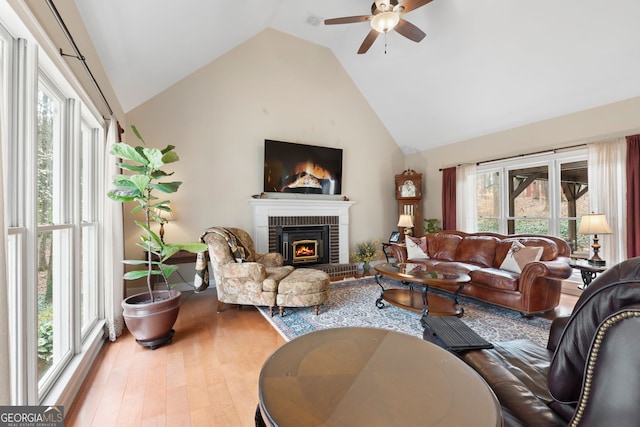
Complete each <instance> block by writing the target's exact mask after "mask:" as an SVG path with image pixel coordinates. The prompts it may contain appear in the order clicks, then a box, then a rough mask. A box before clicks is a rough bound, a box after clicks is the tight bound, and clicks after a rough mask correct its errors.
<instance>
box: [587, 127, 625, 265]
mask: <svg viewBox="0 0 640 427" xmlns="http://www.w3.org/2000/svg"><path fill="white" fill-rule="evenodd" d="M626 156H627V144H626V140H625V138H614V139H609V140H606V141H599V142H594V143H592V144H589V145H588V169H589V208H590V209H591V211H592V212H595V213H602V214H604V215H605V216H606V218H607V222H608V223H609V227H611V231H612V232H613V234H609V235H602V236H600V235H599V236H598V238H599V239H600V245H601V246H602V248H601V249H600V257H601V258H602V259H604V260H606V261H607V265H614V264H617V263H619V262H620V261H622V260H625V259H626V258H627V256H626V254H627V224H626V220H625V218H626V212H627V182H626Z"/></svg>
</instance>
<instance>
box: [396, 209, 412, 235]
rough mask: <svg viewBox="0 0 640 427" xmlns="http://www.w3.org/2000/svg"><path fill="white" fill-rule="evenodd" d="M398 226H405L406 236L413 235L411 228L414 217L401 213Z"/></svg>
mask: <svg viewBox="0 0 640 427" xmlns="http://www.w3.org/2000/svg"><path fill="white" fill-rule="evenodd" d="M398 227H404V234H405V235H406V236H411V235H412V234H413V233H412V231H411V229H412V228H413V218H411V215H406V214H402V215H400V219H399V220H398Z"/></svg>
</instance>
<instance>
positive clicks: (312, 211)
mask: <svg viewBox="0 0 640 427" xmlns="http://www.w3.org/2000/svg"><path fill="white" fill-rule="evenodd" d="M354 203H355V202H350V201H343V200H331V199H327V200H324V199H308V198H300V199H250V200H249V204H250V205H252V206H253V241H254V243H255V245H256V251H258V252H269V250H270V249H271V250H272V251H273V250H274V248H275V243H274V242H271V244H270V237H271V240H272V239H273V237H274V235H275V232H274V228H275V226H276V225H307V224H314V225H324V224H328V225H329V226H330V228H331V231H330V234H331V235H332V239H334V238H335V237H336V236H337V237H338V242H337V245H336V242H331V244H330V245H331V247H332V251H333V250H335V249H336V248H337V250H338V256H337V262H339V263H341V264H347V263H349V208H350V207H351V205H353V204H354ZM283 223H284V224H283ZM336 231H337V233H336ZM331 259H332V262H335V260H336V257H335V256H333V255H332V256H331Z"/></svg>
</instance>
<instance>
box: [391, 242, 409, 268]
mask: <svg viewBox="0 0 640 427" xmlns="http://www.w3.org/2000/svg"><path fill="white" fill-rule="evenodd" d="M391 254H392V255H393V257H394V258H395V259H396V260H397V261H398V262H399V263H400V262H407V246H406V245H400V244H397V243H392V244H391Z"/></svg>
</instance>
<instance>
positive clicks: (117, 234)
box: [102, 116, 124, 341]
mask: <svg viewBox="0 0 640 427" xmlns="http://www.w3.org/2000/svg"><path fill="white" fill-rule="evenodd" d="M116 142H118V123H117V121H116V118H115V117H113V116H112V117H111V123H110V124H109V129H108V130H107V145H106V148H105V155H104V169H103V170H104V177H103V182H104V189H103V192H102V194H104V201H103V206H104V212H103V214H104V216H103V217H104V220H103V226H104V229H103V234H102V235H103V238H104V258H103V259H104V291H105V297H104V313H105V319H106V329H107V331H106V332H107V334H108V335H109V339H110V340H111V341H115V339H116V338H117V337H118V336H120V334H121V333H122V328H123V325H124V320H123V318H122V306H121V305H120V304H121V302H122V299H123V296H124V285H123V283H124V282H123V281H124V279H123V278H122V276H123V275H124V265H123V264H122V260H123V259H124V237H123V235H122V233H123V229H122V204H120V203H118V202H115V201H113V200H111V199H110V198H108V197H107V192H108V191H109V189H110V188H111V183H112V180H113V175H115V174H117V173H118V167H117V166H116V159H115V158H114V157H113V156H112V155H111V154H110V151H111V146H112V145H113V144H115V143H116Z"/></svg>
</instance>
